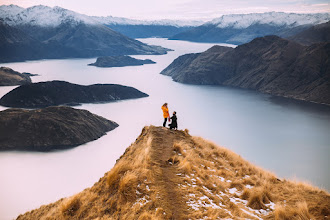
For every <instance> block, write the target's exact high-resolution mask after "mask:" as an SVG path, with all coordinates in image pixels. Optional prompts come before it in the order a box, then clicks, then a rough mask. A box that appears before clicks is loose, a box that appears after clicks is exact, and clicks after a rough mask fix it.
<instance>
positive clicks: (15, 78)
mask: <svg viewBox="0 0 330 220" xmlns="http://www.w3.org/2000/svg"><path fill="white" fill-rule="evenodd" d="M29 83H31V78H30V76H28V75H27V74H22V73H20V72H17V71H14V70H12V69H10V68H8V67H0V86H16V85H23V84H29Z"/></svg>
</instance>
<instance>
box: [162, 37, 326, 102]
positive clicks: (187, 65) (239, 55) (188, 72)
mask: <svg viewBox="0 0 330 220" xmlns="http://www.w3.org/2000/svg"><path fill="white" fill-rule="evenodd" d="M329 56H330V43H320V44H314V45H311V46H302V45H300V44H298V43H295V42H293V41H289V40H285V39H282V38H280V37H277V36H266V37H261V38H256V39H254V40H253V41H251V42H250V43H247V44H243V45H240V46H238V47H236V48H235V49H225V48H223V47H219V46H215V47H213V48H212V49H210V50H207V51H205V52H203V53H201V54H199V55H198V54H195V55H186V57H179V58H178V60H179V59H181V61H180V62H178V60H175V61H174V62H173V63H172V64H171V65H170V66H168V67H167V68H166V69H165V70H163V71H162V72H161V74H164V75H169V76H172V78H173V80H174V81H177V82H181V83H190V84H207V85H225V86H233V87H239V88H245V89H253V90H257V91H260V92H264V93H269V94H273V95H277V96H284V97H289V98H295V99H300V100H307V101H311V102H317V103H326V104H330V84H329V82H330V57H329ZM188 60H189V61H188Z"/></svg>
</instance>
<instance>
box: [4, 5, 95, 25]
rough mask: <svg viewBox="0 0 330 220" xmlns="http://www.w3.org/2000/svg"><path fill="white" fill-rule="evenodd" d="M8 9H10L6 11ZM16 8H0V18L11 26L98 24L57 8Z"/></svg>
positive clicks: (83, 16)
mask: <svg viewBox="0 0 330 220" xmlns="http://www.w3.org/2000/svg"><path fill="white" fill-rule="evenodd" d="M8 7H11V8H12V9H11V10H8ZM16 7H17V8H16ZM16 7H15V5H10V6H0V18H2V19H3V20H4V22H5V23H7V24H9V25H11V26H16V25H26V24H28V25H38V26H51V27H54V26H57V25H60V24H61V23H67V22H71V23H72V24H74V25H76V24H79V23H81V22H83V23H86V24H94V25H97V24H99V23H98V22H97V21H95V20H94V19H92V18H90V17H89V16H87V15H83V14H79V13H77V12H74V11H70V10H68V9H64V8H61V7H58V6H55V7H49V6H45V5H36V6H32V7H29V8H26V9H24V8H20V7H18V6H16Z"/></svg>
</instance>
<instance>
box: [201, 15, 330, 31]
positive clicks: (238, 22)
mask: <svg viewBox="0 0 330 220" xmlns="http://www.w3.org/2000/svg"><path fill="white" fill-rule="evenodd" d="M329 19H330V14H328V13H324V14H321V13H319V14H295V13H284V12H267V13H252V14H233V15H223V16H221V17H220V18H216V19H213V20H212V21H210V22H208V23H206V24H205V25H209V24H213V25H216V27H218V28H228V27H232V28H236V29H244V28H248V27H249V26H251V25H255V24H269V25H273V26H292V27H297V26H300V25H316V24H321V23H325V22H327V21H328V20H329Z"/></svg>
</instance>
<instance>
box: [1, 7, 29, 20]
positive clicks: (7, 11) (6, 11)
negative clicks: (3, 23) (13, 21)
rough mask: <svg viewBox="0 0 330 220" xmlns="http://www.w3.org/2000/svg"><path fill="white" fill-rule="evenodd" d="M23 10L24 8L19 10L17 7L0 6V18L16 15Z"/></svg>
mask: <svg viewBox="0 0 330 220" xmlns="http://www.w3.org/2000/svg"><path fill="white" fill-rule="evenodd" d="M23 10H24V8H21V7H19V6H17V5H1V6H0V18H2V17H9V16H12V15H16V14H18V13H20V12H21V11H23Z"/></svg>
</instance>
